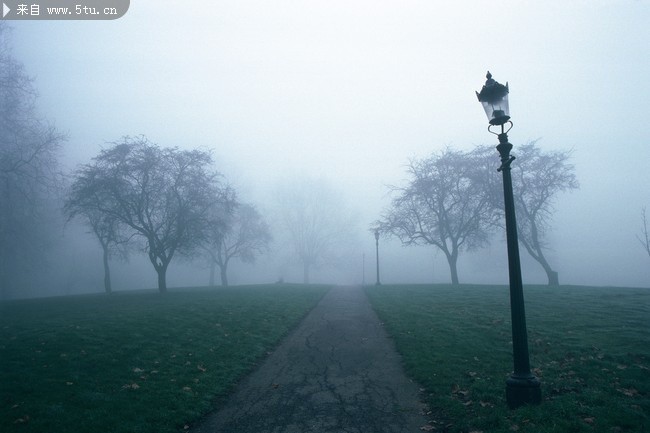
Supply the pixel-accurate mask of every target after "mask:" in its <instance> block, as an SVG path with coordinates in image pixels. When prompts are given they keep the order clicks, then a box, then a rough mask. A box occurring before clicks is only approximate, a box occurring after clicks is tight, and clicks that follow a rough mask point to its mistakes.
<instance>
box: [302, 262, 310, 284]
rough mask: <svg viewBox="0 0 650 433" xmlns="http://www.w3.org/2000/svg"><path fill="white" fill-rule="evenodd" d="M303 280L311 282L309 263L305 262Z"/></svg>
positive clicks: (307, 282)
mask: <svg viewBox="0 0 650 433" xmlns="http://www.w3.org/2000/svg"><path fill="white" fill-rule="evenodd" d="M302 277H303V278H302V282H303V283H305V284H309V263H307V262H305V263H303V265H302Z"/></svg>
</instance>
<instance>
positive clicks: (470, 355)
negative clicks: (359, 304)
mask: <svg viewBox="0 0 650 433" xmlns="http://www.w3.org/2000/svg"><path fill="white" fill-rule="evenodd" d="M366 291H367V293H368V295H369V298H370V300H371V302H372V304H373V306H374V308H375V310H376V311H377V313H378V315H379V316H380V318H381V320H382V321H383V322H384V324H385V327H386V329H387V331H388V332H389V334H391V336H392V337H393V338H394V340H395V342H396V345H397V348H398V351H399V352H400V353H401V354H402V356H403V359H404V363H405V368H406V370H407V373H408V374H409V375H410V376H411V377H412V378H413V379H415V380H416V381H418V382H419V383H420V384H421V385H422V387H423V388H424V391H425V393H426V394H425V395H426V396H427V400H428V401H427V403H428V404H429V406H430V407H431V410H432V416H434V417H435V418H437V420H438V422H437V423H434V424H433V425H432V426H433V427H435V429H433V430H432V431H436V432H465V433H467V432H484V433H488V432H490V433H492V432H495V433H499V432H503V433H505V432H508V433H510V432H513V431H519V432H530V433H533V432H534V433H548V432H557V433H560V432H561V433H566V432H598V433H600V432H603V433H615V432H650V290H649V289H626V288H604V287H599V288H596V287H574V286H562V287H559V288H549V287H546V286H527V287H525V288H524V291H525V299H526V314H527V321H528V342H529V350H530V359H531V367H532V368H533V371H534V373H535V374H536V375H537V376H538V377H539V378H540V380H541V381H542V398H543V402H542V404H541V405H539V406H534V407H523V408H520V409H517V410H515V411H511V410H509V409H507V406H506V402H505V379H506V378H507V377H508V376H509V375H510V373H511V371H512V343H511V327H510V304H509V295H508V288H507V287H506V286H470V285H462V286H459V287H452V286H448V285H427V286H412V285H411V286H408V285H407V286H380V287H375V286H369V287H367V289H366Z"/></svg>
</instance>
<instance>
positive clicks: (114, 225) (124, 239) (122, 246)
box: [64, 172, 130, 294]
mask: <svg viewBox="0 0 650 433" xmlns="http://www.w3.org/2000/svg"><path fill="white" fill-rule="evenodd" d="M88 180H89V179H88V178H87V177H85V176H84V175H83V173H81V172H79V173H77V178H76V181H75V182H74V183H73V184H72V189H71V190H70V192H69V193H68V197H67V198H66V199H65V204H64V212H65V213H66V214H67V215H68V221H69V220H71V219H72V218H75V217H81V218H83V219H84V220H85V223H86V224H87V225H88V226H89V227H90V229H91V231H92V233H93V234H94V235H95V237H96V238H97V240H98V241H99V244H100V245H101V247H102V254H103V255H102V262H103V265H104V291H105V292H106V293H108V294H110V293H112V291H113V290H112V285H111V270H110V263H109V262H110V259H111V258H112V257H116V256H117V257H119V258H121V259H126V258H127V256H128V244H129V240H130V238H129V237H128V236H127V235H126V234H125V233H124V227H122V226H121V225H120V221H119V220H118V219H117V218H115V217H114V216H113V215H110V214H108V213H105V212H102V211H101V202H100V200H101V196H100V195H98V194H96V193H94V194H89V190H88V188H87V185H86V184H85V182H86V181H88Z"/></svg>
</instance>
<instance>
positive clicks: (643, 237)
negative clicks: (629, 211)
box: [636, 207, 650, 256]
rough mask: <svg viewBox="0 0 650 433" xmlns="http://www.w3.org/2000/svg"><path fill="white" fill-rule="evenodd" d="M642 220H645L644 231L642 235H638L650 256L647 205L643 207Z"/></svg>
mask: <svg viewBox="0 0 650 433" xmlns="http://www.w3.org/2000/svg"><path fill="white" fill-rule="evenodd" d="M641 221H642V222H643V231H642V232H641V236H639V235H637V237H636V238H637V239H638V240H639V242H640V243H641V246H642V247H643V250H644V251H645V252H646V253H648V256H650V232H648V219H647V217H646V210H645V207H644V208H642V209H641Z"/></svg>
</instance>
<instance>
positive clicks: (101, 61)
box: [12, 0, 650, 286]
mask: <svg viewBox="0 0 650 433" xmlns="http://www.w3.org/2000/svg"><path fill="white" fill-rule="evenodd" d="M648 23H650V2H648V1H645V0H618V1H614V0H610V1H604V0H603V1H598V0H591V1H586V0H580V1H571V0H551V1H544V2H541V1H489V2H488V1H455V2H450V1H431V0H429V1H408V0H401V1H377V0H374V1H370V0H368V1H354V0H347V1H339V0H335V1H272V0H266V1H241V0H238V1H209V2H208V1H206V2H199V1H183V2H177V1H174V2H172V1H167V0H161V1H149V0H132V1H131V6H130V9H129V11H128V12H127V14H126V15H125V16H124V17H122V18H120V19H118V20H115V21H86V22H81V21H76V22H73V21H58V22H57V21H34V22H25V21H22V22H12V27H13V28H14V32H13V40H14V47H15V55H16V57H18V58H19V59H20V60H21V61H22V62H23V63H24V64H25V67H26V70H27V71H28V73H29V74H30V75H33V76H34V77H35V79H36V82H35V84H36V87H37V89H38V90H39V93H40V99H39V109H40V112H41V113H42V114H43V115H44V116H45V117H47V118H48V119H49V120H50V121H52V122H53V123H55V124H56V126H57V127H58V128H59V129H61V130H63V131H65V132H67V133H68V135H69V141H68V142H67V143H66V144H65V148H64V156H65V163H66V165H67V166H68V167H70V168H72V167H74V166H75V165H76V164H78V163H84V162H88V161H89V160H90V158H91V157H93V156H95V155H96V154H97V152H98V150H99V149H100V146H101V145H103V144H104V143H105V142H107V141H112V140H117V139H119V138H120V137H121V136H123V135H137V134H145V135H147V136H148V137H149V138H150V139H151V140H152V141H155V142H158V143H159V144H161V145H164V146H180V147H188V148H189V147H204V148H209V149H212V150H213V152H214V156H215V159H216V161H217V165H218V168H219V169H221V170H222V171H223V172H224V173H225V174H226V175H227V176H228V177H229V178H230V179H231V180H232V182H233V183H234V184H235V185H236V186H238V187H239V188H240V190H241V191H242V194H243V195H245V196H246V197H248V198H250V200H252V201H256V202H258V203H260V204H261V205H264V204H265V203H264V202H265V200H266V198H267V196H268V195H269V191H270V190H271V189H272V187H273V185H274V184H275V183H277V179H278V178H280V177H282V176H286V175H287V174H288V173H296V174H301V173H307V174H313V175H316V176H320V177H325V178H327V179H329V180H330V181H331V182H333V183H335V184H336V185H338V186H339V187H340V188H342V189H345V190H346V191H347V192H348V194H349V197H348V198H349V200H350V202H352V203H355V204H356V206H357V207H358V212H359V214H360V215H361V223H360V226H361V229H365V228H366V227H367V226H368V225H369V224H370V223H371V222H372V221H373V220H374V219H376V218H377V217H378V216H379V212H380V211H381V210H382V209H383V208H384V207H385V206H387V205H388V203H389V199H388V198H387V197H386V196H385V195H386V192H387V189H386V188H385V185H386V184H399V183H400V182H401V180H402V179H404V177H405V174H404V164H405V163H406V162H407V160H408V158H411V157H424V156H427V155H429V154H430V153H431V152H434V151H436V150H440V149H442V148H444V147H445V146H453V147H456V148H459V149H465V150H469V149H471V148H472V147H473V146H475V145H480V144H495V145H496V140H495V137H494V136H492V135H491V134H489V133H488V132H487V129H486V128H487V119H486V118H485V114H484V112H483V110H482V108H481V105H480V104H479V103H478V101H477V100H476V96H475V94H474V91H475V90H480V88H481V86H482V85H483V84H484V82H485V74H486V71H487V70H488V69H489V70H490V71H491V72H492V73H493V75H494V78H495V79H496V80H498V81H499V82H502V83H505V82H506V81H507V82H509V85H510V109H511V115H512V121H513V122H514V128H513V129H512V131H511V132H510V141H511V142H512V143H513V144H514V145H515V149H514V150H513V154H515V155H516V149H517V145H518V144H521V143H524V142H527V141H529V140H533V139H537V138H540V137H541V138H542V140H541V141H540V142H539V145H540V146H542V147H545V148H548V149H572V150H573V159H572V162H573V163H574V164H575V166H576V170H577V175H578V179H579V181H580V184H581V189H580V190H578V191H575V192H573V193H570V194H567V195H565V196H562V197H561V198H560V200H559V201H558V206H557V214H556V218H555V223H554V227H555V229H554V231H553V233H552V236H551V238H550V240H551V243H552V245H553V251H552V252H551V254H550V255H549V259H550V261H551V263H552V265H553V266H554V267H555V268H557V270H558V271H559V272H560V280H561V282H562V283H567V284H569V283H571V284H598V285H635V286H648V285H650V258H649V257H647V255H645V256H644V252H643V250H642V249H641V247H640V245H639V244H638V241H637V240H636V238H635V235H636V234H637V233H639V231H640V227H641V219H640V212H641V208H642V206H648V207H650V194H649V185H650V174H649V171H648V166H649V165H650V132H649V131H650V128H648V126H647V123H648V115H649V114H650V110H649V109H648V101H649V100H650V30H648ZM497 166H498V157H497V154H496V151H495V168H496V167H497ZM361 236H362V237H363V236H366V234H365V232H364V233H361ZM367 238H368V239H367V241H366V242H365V243H364V246H363V249H364V251H366V255H367V256H368V257H374V256H373V254H374V239H372V236H367ZM389 246H390V248H389ZM386 247H387V251H386V252H385V253H386V257H385V260H386V261H387V263H386V276H385V279H387V280H390V279H391V274H390V272H391V271H392V270H394V272H395V275H397V269H398V268H399V269H402V270H404V271H405V272H406V273H407V274H409V275H411V276H412V277H413V279H414V280H417V281H420V280H426V278H429V277H430V275H431V270H430V269H426V267H427V266H428V265H427V264H430V263H432V262H435V266H434V267H435V276H434V278H435V279H436V281H440V282H443V281H447V280H448V278H449V277H448V271H447V268H446V263H445V262H444V258H443V257H442V255H441V254H439V255H438V256H436V257H435V258H434V255H433V250H431V249H428V250H427V249H421V248H418V249H411V250H408V249H403V248H398V247H397V246H396V245H392V244H389V245H387V246H386ZM393 247H395V248H393ZM525 254H526V253H525V251H523V250H522V259H523V256H525ZM495 255H496V257H497V258H496V259H495V258H494V257H495ZM486 257H489V259H487V258H486ZM402 259H407V260H406V262H407V264H406V265H401V264H400V265H398V264H397V263H398V262H399V263H401V260H402ZM367 261H368V262H369V261H370V260H369V259H367ZM524 261H525V262H526V260H524ZM492 265H494V266H492ZM504 265H505V245H504V244H503V243H502V242H501V241H500V240H499V239H497V240H496V241H495V243H494V244H493V245H492V247H491V248H490V250H488V251H484V252H482V253H478V254H473V255H471V256H467V257H465V258H463V259H462V261H461V263H460V264H459V271H460V277H461V282H462V281H465V282H481V276H480V275H485V279H487V280H490V281H489V282H492V281H498V282H505V281H507V269H505V268H503V266H504ZM528 265H529V264H526V263H525V269H524V282H540V283H544V282H545V280H544V276H543V274H542V273H540V270H539V269H537V267H538V266H537V265H534V264H533V265H530V266H528ZM495 267H496V268H495ZM368 272H369V271H368ZM402 279H404V278H401V277H400V278H398V277H397V276H395V277H394V280H402Z"/></svg>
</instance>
